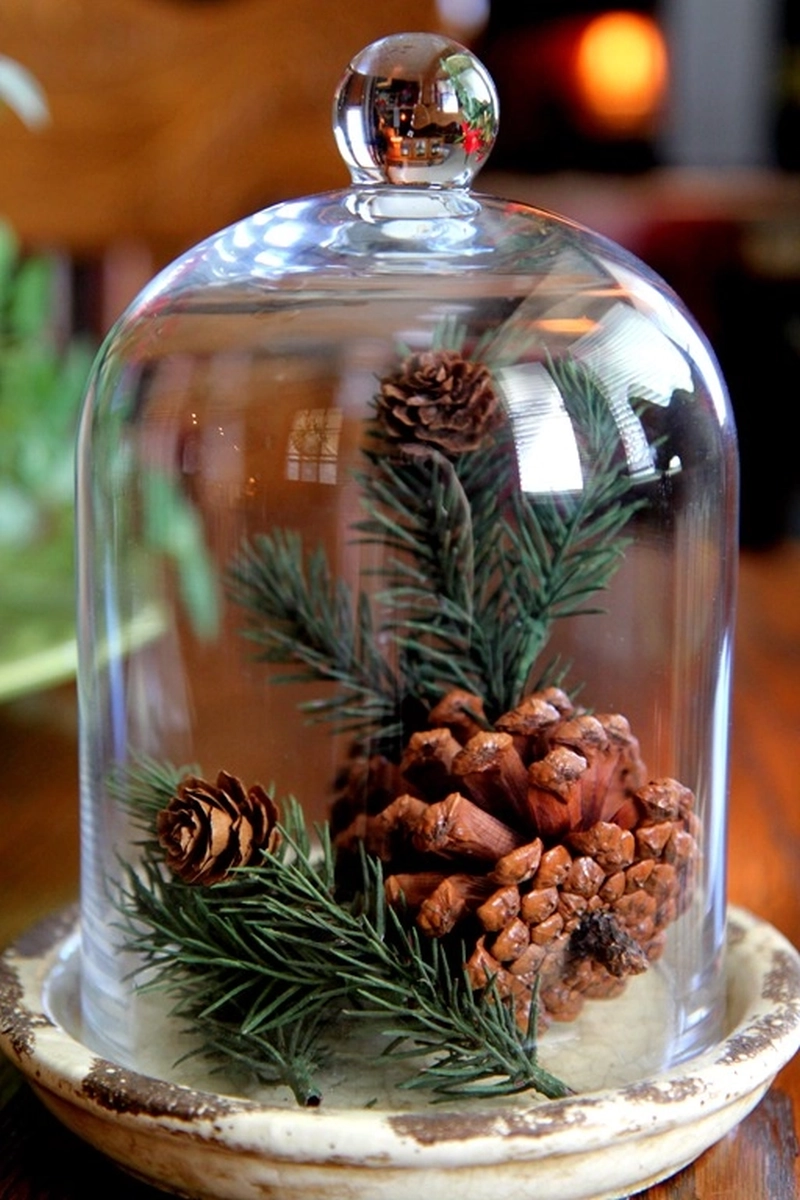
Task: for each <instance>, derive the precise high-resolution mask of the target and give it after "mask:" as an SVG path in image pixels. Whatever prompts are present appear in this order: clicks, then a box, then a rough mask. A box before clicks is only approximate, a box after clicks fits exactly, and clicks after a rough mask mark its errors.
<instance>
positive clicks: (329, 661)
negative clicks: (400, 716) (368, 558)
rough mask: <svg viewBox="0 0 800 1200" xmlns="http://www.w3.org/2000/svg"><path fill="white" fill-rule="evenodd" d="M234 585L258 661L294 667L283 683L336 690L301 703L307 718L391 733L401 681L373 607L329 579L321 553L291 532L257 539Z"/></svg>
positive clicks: (238, 566) (233, 576) (243, 555)
mask: <svg viewBox="0 0 800 1200" xmlns="http://www.w3.org/2000/svg"><path fill="white" fill-rule="evenodd" d="M229 582H230V586H231V590H232V592H233V594H234V596H235V598H236V600H237V601H238V603H239V604H240V605H241V606H242V607H243V608H244V609H245V611H246V612H247V614H248V616H249V618H250V624H249V626H248V629H247V630H246V632H245V636H246V637H248V638H249V639H251V640H252V641H253V642H255V643H256V644H257V645H258V646H259V648H260V649H259V651H258V657H259V658H260V659H262V660H263V661H265V662H269V663H282V664H285V665H291V666H294V667H295V670H294V671H293V672H291V673H289V674H285V675H280V676H278V681H279V682H284V683H288V682H300V683H307V682H311V681H314V682H320V683H330V684H333V685H335V691H334V694H333V695H332V696H328V697H326V698H320V699H316V700H313V701H310V702H308V703H307V704H305V705H304V706H303V707H304V709H305V710H306V711H307V712H308V713H310V714H311V715H312V716H313V717H314V718H316V719H319V720H332V721H335V722H336V724H337V726H338V727H339V728H341V729H345V730H352V731H356V732H359V731H361V730H363V729H367V730H372V729H375V728H381V729H382V730H383V731H384V734H385V735H386V736H390V735H391V733H392V732H393V726H394V725H395V724H396V722H397V702H396V698H395V697H396V680H395V677H394V675H393V673H392V671H391V668H390V667H389V665H388V663H387V662H386V660H385V659H384V658H383V657H382V655H381V654H380V653H379V651H378V647H377V638H376V636H375V630H374V628H373V621H372V611H371V608H370V605H369V602H368V600H367V598H366V596H364V595H361V596H359V597H358V598H357V599H356V600H354V599H353V597H352V594H351V592H350V589H349V588H348V587H347V585H346V583H345V582H344V581H343V580H341V579H339V580H335V579H334V578H333V577H332V574H331V571H330V567H329V565H328V562H327V559H326V557H325V554H324V552H323V550H322V549H321V548H318V549H317V550H315V551H313V552H311V553H309V554H306V552H305V548H304V546H303V541H302V538H301V537H300V535H299V534H297V533H295V532H293V531H291V530H282V529H275V530H274V531H273V532H272V533H271V534H260V535H258V536H257V537H256V538H254V539H253V541H252V542H251V543H246V544H245V545H244V546H243V547H242V549H241V551H240V553H239V555H238V557H237V559H236V560H235V561H234V563H233V564H232V566H231V569H230V573H229Z"/></svg>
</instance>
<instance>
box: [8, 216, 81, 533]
mask: <svg viewBox="0 0 800 1200" xmlns="http://www.w3.org/2000/svg"><path fill="white" fill-rule="evenodd" d="M56 305H57V277H56V264H55V262H54V261H53V260H51V259H49V258H47V257H45V256H43V255H33V256H31V257H26V258H23V257H22V256H21V255H20V249H19V245H18V243H17V240H16V238H15V236H14V234H13V233H12V231H11V230H10V228H9V227H8V226H7V225H5V224H3V223H2V222H0V545H6V546H8V545H19V544H23V543H24V544H28V543H29V542H30V541H31V539H34V538H40V537H49V536H51V535H53V534H56V535H57V534H59V533H60V532H61V531H62V529H64V528H66V526H67V525H68V526H69V527H70V529H71V525H72V492H73V453H72V448H73V443H74V436H75V425H76V421H77V414H78V409H79V405H80V400H81V396H82V394H83V389H84V386H85V384H86V378H87V375H88V373H89V367H90V365H91V361H92V350H91V348H90V347H89V346H88V345H87V344H84V343H83V342H81V341H77V340H74V339H73V340H69V341H66V342H65V343H64V344H63V345H62V344H60V340H59V337H58V331H57V327H56V326H57V322H56V312H55V310H56Z"/></svg>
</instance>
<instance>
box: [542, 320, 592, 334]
mask: <svg viewBox="0 0 800 1200" xmlns="http://www.w3.org/2000/svg"><path fill="white" fill-rule="evenodd" d="M533 323H534V325H535V326H536V328H537V329H542V330H544V331H545V333H564V334H582V333H591V332H592V330H594V329H597V321H592V320H591V319H590V318H589V317H540V319H539V320H538V321H534V322H533Z"/></svg>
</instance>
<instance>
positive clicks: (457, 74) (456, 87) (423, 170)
mask: <svg viewBox="0 0 800 1200" xmlns="http://www.w3.org/2000/svg"><path fill="white" fill-rule="evenodd" d="M497 120H498V102H497V93H496V91H495V88H494V84H493V82H492V79H491V76H490V75H489V73H488V72H487V70H486V68H485V67H484V66H483V64H482V63H481V62H480V61H479V60H478V59H477V58H476V57H475V56H474V55H473V54H471V53H470V51H469V50H466V49H465V48H464V47H463V46H460V45H459V44H458V43H457V42H453V41H451V40H450V39H449V38H445V37H441V36H440V35H438V34H432V33H412V34H395V35H392V36H390V37H386V38H382V39H381V40H380V41H377V42H373V43H372V45H370V46H367V48H366V49H365V50H362V51H361V53H360V54H358V55H357V56H356V57H355V58H354V59H353V61H352V62H351V63H350V66H349V68H348V70H347V72H346V73H345V76H344V78H343V79H342V82H341V83H340V85H339V88H338V89H337V92H336V97H335V100H334V132H335V134H336V141H337V144H338V146H339V150H340V152H341V154H342V157H343V158H344V160H345V162H346V163H347V165H348V167H349V168H350V173H351V175H352V177H353V182H354V183H389V184H395V185H396V184H407V185H411V186H413V187H466V186H467V185H468V184H469V183H470V181H471V180H472V178H473V176H474V175H475V173H476V172H477V171H478V170H479V169H480V167H481V166H482V165H483V163H484V162H485V161H486V158H487V157H488V155H489V151H490V150H491V148H492V146H493V144H494V139H495V137H496V135H497Z"/></svg>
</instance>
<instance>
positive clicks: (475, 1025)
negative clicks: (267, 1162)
mask: <svg viewBox="0 0 800 1200" xmlns="http://www.w3.org/2000/svg"><path fill="white" fill-rule="evenodd" d="M171 773H172V770H171V768H168V769H165V770H164V771H162V772H160V773H159V772H158V771H157V770H154V769H153V765H152V764H148V765H147V766H146V768H145V769H144V771H143V770H140V769H138V768H137V769H136V770H135V771H134V772H133V773H132V781H131V789H130V791H129V793H128V803H129V805H130V807H131V808H132V809H138V810H139V814H140V818H141V822H142V824H147V823H148V822H150V824H151V838H150V842H149V844H148V845H146V847H145V852H144V855H143V860H142V862H141V864H140V865H139V867H138V868H135V867H132V866H129V867H128V868H127V870H126V878H125V883H124V885H123V889H122V892H121V896H120V910H121V913H122V915H123V925H124V929H125V937H126V947H127V948H128V949H129V950H131V951H133V952H135V953H136V955H137V956H138V957H139V960H140V962H141V964H142V965H141V967H140V968H139V972H140V973H141V972H144V976H143V979H145V980H146V983H144V984H143V986H145V987H146V988H148V989H150V990H153V989H155V990H159V991H162V992H165V993H166V994H167V995H168V996H169V997H170V998H171V1000H172V1002H173V1013H174V1015H176V1016H178V1017H179V1018H182V1019H183V1020H184V1022H185V1023H186V1026H187V1029H188V1030H189V1031H191V1032H192V1033H193V1034H194V1036H195V1039H196V1047H197V1048H196V1049H194V1050H191V1051H190V1052H189V1053H203V1054H206V1055H209V1056H211V1057H212V1058H214V1059H217V1060H219V1061H222V1062H224V1063H225V1064H227V1065H229V1066H230V1065H233V1066H238V1067H241V1068H245V1069H247V1070H248V1071H249V1072H250V1073H252V1075H254V1076H255V1077H256V1078H257V1079H259V1080H260V1081H262V1082H264V1083H269V1084H277V1083H280V1084H285V1085H286V1086H288V1087H290V1088H291V1090H292V1091H293V1093H294V1095H295V1097H296V1098H297V1100H298V1102H299V1103H301V1104H306V1105H307V1104H316V1103H319V1100H320V1089H319V1085H318V1082H317V1073H318V1070H319V1067H320V1065H321V1064H322V1063H324V1062H325V1060H326V1058H327V1056H328V1054H329V1052H330V1049H331V1046H332V1044H333V1043H334V1042H336V1041H338V1040H339V1039H340V1038H341V1036H342V1032H341V1031H342V1028H344V1029H345V1030H347V1029H351V1028H353V1027H355V1026H356V1025H357V1024H358V1022H362V1023H363V1022H367V1023H369V1025H370V1027H371V1026H372V1025H374V1024H375V1023H376V1022H377V1026H378V1028H379V1030H380V1031H381V1032H386V1033H387V1035H388V1038H390V1039H391V1041H388V1038H387V1042H388V1044H387V1051H386V1052H387V1053H389V1054H390V1055H393V1056H395V1057H402V1058H408V1059H409V1060H415V1061H416V1070H415V1071H414V1072H413V1074H411V1075H410V1076H409V1078H408V1081H407V1086H410V1087H415V1088H426V1089H428V1090H431V1091H432V1092H433V1093H434V1094H435V1095H437V1096H455V1095H465V1096H497V1095H508V1094H513V1093H516V1092H519V1091H524V1090H528V1089H535V1090H537V1091H539V1092H541V1093H543V1094H544V1095H546V1096H550V1097H557V1096H563V1095H566V1094H567V1093H568V1089H567V1088H566V1086H565V1085H564V1084H563V1083H562V1082H561V1081H560V1080H558V1079H556V1078H555V1077H554V1076H552V1075H551V1074H550V1073H549V1072H547V1071H545V1070H544V1069H543V1068H542V1067H540V1066H539V1064H538V1062H537V1057H536V1037H535V1033H536V1016H535V1013H534V1015H533V1016H532V1018H531V1023H530V1025H529V1027H528V1029H527V1030H525V1031H520V1030H519V1029H518V1028H517V1026H516V1023H515V1020H514V1016H513V1012H512V1011H511V1010H510V1009H509V1008H508V1007H507V1005H506V1004H505V1003H503V1002H502V1001H501V1000H500V999H499V998H498V997H497V996H496V995H495V992H494V988H493V986H491V985H490V986H489V987H488V988H487V989H486V990H485V991H484V992H483V993H482V994H480V995H476V994H475V993H474V992H473V991H472V988H471V986H470V984H469V981H468V979H467V977H466V974H465V972H464V969H463V967H462V966H461V965H460V964H459V965H457V966H456V967H454V966H453V965H452V964H451V963H450V962H449V960H448V959H447V957H446V954H445V953H444V951H443V950H442V947H441V946H440V945H439V943H438V942H437V941H436V940H435V939H432V940H429V939H424V938H421V937H420V936H419V934H418V933H417V931H416V930H415V929H412V930H408V929H406V928H405V926H404V924H403V922H402V920H401V919H400V917H399V916H398V914H397V913H396V912H395V910H394V909H392V908H391V907H390V906H389V905H388V904H387V902H386V899H385V895H384V888H383V876H382V868H381V864H380V861H379V860H377V859H375V858H372V857H370V856H368V855H366V854H364V855H363V888H362V890H361V892H360V893H359V894H358V896H357V897H356V898H355V899H353V900H350V901H347V902H342V901H340V900H339V899H338V898H337V896H336V889H335V861H334V853H333V849H332V846H331V841H330V837H329V834H328V830H327V826H325V825H322V826H319V827H318V828H317V835H318V837H319V841H320V849H319V850H318V851H317V852H314V851H313V850H312V842H311V837H310V835H309V831H308V829H307V826H306V823H305V820H304V818H303V815H302V811H301V810H300V807H299V805H297V804H296V803H295V802H293V801H288V802H286V804H285V806H284V807H285V814H286V815H285V820H284V823H283V825H282V827H281V834H282V840H281V843H280V846H279V847H278V849H277V850H276V851H275V852H274V853H270V854H267V855H265V856H264V859H263V861H262V862H261V863H260V864H258V865H256V866H251V867H246V868H240V869H239V870H237V871H235V872H233V873H232V875H231V877H230V879H229V880H228V881H226V882H223V883H219V884H216V885H214V886H213V887H197V886H191V885H188V884H185V883H183V882H182V881H181V880H180V879H179V878H176V877H172V876H169V875H167V873H166V871H165V869H164V867H163V865H162V863H161V862H160V861H159V860H160V857H162V856H161V854H160V850H159V847H158V843H157V839H156V838H155V837H154V835H153V833H152V829H153V821H154V812H155V810H156V808H157V806H158V805H159V804H160V801H161V797H162V793H161V791H160V788H161V785H162V784H163V783H164V782H165V781H166V780H167V779H168V778H169V777H170V775H171ZM148 774H149V776H150V778H151V779H152V780H153V783H154V790H153V792H152V793H151V794H150V795H147V794H146V787H144V786H143V780H144V779H145V778H146V777H147V775H148ZM156 789H158V790H156ZM534 1007H535V1006H534Z"/></svg>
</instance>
